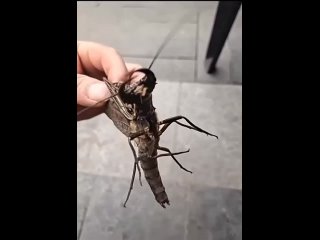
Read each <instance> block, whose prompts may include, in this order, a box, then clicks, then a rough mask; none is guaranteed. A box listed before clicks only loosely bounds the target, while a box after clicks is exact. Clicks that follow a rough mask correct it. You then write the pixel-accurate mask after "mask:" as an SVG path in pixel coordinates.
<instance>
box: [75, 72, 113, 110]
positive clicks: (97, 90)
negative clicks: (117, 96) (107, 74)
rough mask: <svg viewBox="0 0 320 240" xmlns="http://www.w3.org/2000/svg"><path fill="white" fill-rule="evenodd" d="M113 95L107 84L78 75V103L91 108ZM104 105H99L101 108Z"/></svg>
mask: <svg viewBox="0 0 320 240" xmlns="http://www.w3.org/2000/svg"><path fill="white" fill-rule="evenodd" d="M110 95H111V93H110V91H109V90H108V88H107V86H106V84H105V83H104V82H102V81H100V80H97V79H95V78H91V77H88V76H86V75H82V74H77V103H78V104H79V105H81V106H84V107H89V106H92V105H94V104H96V103H97V102H99V101H101V100H103V99H105V98H107V97H109V96H110ZM103 105H104V103H101V104H97V105H96V106H95V107H101V106H103Z"/></svg>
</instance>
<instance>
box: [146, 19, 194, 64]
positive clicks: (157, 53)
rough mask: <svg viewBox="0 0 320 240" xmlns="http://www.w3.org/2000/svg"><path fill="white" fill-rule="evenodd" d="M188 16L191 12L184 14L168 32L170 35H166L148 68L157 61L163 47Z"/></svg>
mask: <svg viewBox="0 0 320 240" xmlns="http://www.w3.org/2000/svg"><path fill="white" fill-rule="evenodd" d="M187 16H189V13H188V14H186V15H185V16H183V17H182V18H181V20H180V21H179V22H178V23H177V24H176V25H175V26H174V27H173V28H172V29H171V31H170V32H169V33H168V35H167V36H166V38H165V39H164V41H163V43H162V44H161V46H160V47H159V49H158V51H157V52H156V55H155V56H154V58H153V59H152V61H151V63H150V66H149V67H148V69H151V67H152V65H153V63H154V62H155V60H156V59H157V58H158V56H159V55H160V53H161V52H162V50H163V48H164V47H165V46H166V45H167V43H168V42H169V40H170V39H171V38H172V37H173V36H174V34H175V33H176V32H177V30H178V29H179V28H180V26H181V25H182V24H183V22H184V20H185V19H186V18H187Z"/></svg>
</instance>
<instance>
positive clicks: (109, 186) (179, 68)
mask: <svg viewBox="0 0 320 240" xmlns="http://www.w3.org/2000/svg"><path fill="white" fill-rule="evenodd" d="M217 4H218V3H217V2H214V1H207V2H205V1H203V2H202V1H188V2H162V1H158V2H153V1H148V2H144V1H130V2H129V1H127V2H112V1H109V2H95V1H93V2H78V7H77V10H78V15H77V23H78V25H77V27H78V36H77V38H78V40H88V41H96V42H100V43H103V44H106V45H109V46H112V47H114V48H116V49H117V50H118V51H119V53H120V54H121V55H122V56H124V58H125V60H126V61H127V62H133V63H139V64H141V65H143V66H148V65H149V64H150V62H151V61H152V58H153V56H154V54H155V53H156V51H157V49H158V48H159V47H160V45H161V44H162V42H163V40H164V39H165V37H166V35H167V34H168V33H169V31H170V30H171V29H172V27H174V26H175V24H176V23H177V22H178V21H180V19H181V17H183V16H185V14H189V17H187V19H186V20H185V22H184V23H183V25H181V27H180V28H179V29H178V30H177V32H176V34H175V36H174V37H173V38H172V39H171V41H170V42H168V44H167V45H166V47H165V48H164V49H163V51H162V53H161V54H160V56H159V58H158V59H157V60H156V62H155V63H154V65H153V67H152V70H153V71H154V73H155V75H156V76H157V80H158V84H157V85H156V88H155V90H154V92H153V99H154V106H155V107H156V110H157V113H158V117H159V119H161V120H162V119H165V118H169V117H172V116H176V115H183V116H186V117H187V118H188V119H190V120H191V121H192V122H193V123H195V124H196V125H197V126H199V127H201V128H203V129H205V130H207V131H208V132H211V133H214V134H216V135H218V136H219V140H217V139H215V138H213V137H209V136H207V135H205V134H202V133H199V132H196V131H192V130H189V129H187V128H183V127H181V126H179V125H176V124H175V125H174V124H172V125H171V126H170V127H169V128H168V130H167V131H166V132H165V134H163V136H162V137H161V141H160V143H161V145H162V146H164V147H167V148H169V149H171V150H172V151H173V152H176V151H183V150H186V149H188V148H190V152H189V153H187V154H183V155H179V156H177V159H178V160H179V161H180V163H181V164H182V165H183V166H184V167H185V168H187V169H189V170H191V171H193V174H189V173H187V172H185V171H183V170H182V169H181V168H179V166H178V165H177V164H176V163H175V162H174V161H173V160H172V159H171V158H170V157H163V158H159V160H158V163H159V170H160V173H161V177H162V180H163V183H164V186H165V188H166V192H167V194H168V197H169V200H170V204H171V205H170V206H169V207H168V208H166V209H163V208H162V207H161V206H160V205H159V204H158V203H157V202H156V201H155V199H154V197H153V194H152V192H151V190H150V188H149V186H148V184H147V183H146V181H145V179H144V178H143V179H142V184H143V186H142V187H141V186H140V185H139V184H138V181H137V180H138V178H137V177H136V182H135V185H134V188H133V191H132V193H131V196H130V199H129V201H128V203H127V207H126V208H123V207H122V205H121V204H122V203H123V202H124V200H125V197H126V194H127V192H128V189H129V184H130V179H131V175H132V167H133V155H132V152H131V150H130V147H129V145H128V142H127V139H126V137H125V136H124V135H122V134H121V133H120V132H119V131H118V130H117V129H116V128H115V126H114V125H113V123H112V122H111V120H110V119H108V118H107V116H106V115H101V116H98V117H96V118H95V119H91V120H89V121H81V122H78V169H77V171H78V207H77V209H78V219H77V221H78V239H80V240H102V239H103V240H105V239H108V240H109V239H110V240H118V239H130V240H136V239H139V240H144V239H147V240H149V239H152V240H157V239H159V240H160V239H166V240H167V239H177V240H180V239H181V240H193V239H205V240H206V239H208V240H209V239H215V240H229V239H230V240H231V239H234V240H240V239H242V9H240V12H239V13H238V16H237V19H236V22H235V24H234V26H233V28H232V30H231V33H230V35H229V37H228V39H227V43H226V45H225V47H224V49H223V51H222V53H221V56H220V58H219V61H218V64H217V68H218V71H217V72H216V73H215V74H213V75H210V74H207V73H206V71H205V69H204V56H205V53H206V50H207V49H206V48H207V44H208V40H209V36H210V33H211V29H212V24H213V21H214V17H215V12H216V8H217Z"/></svg>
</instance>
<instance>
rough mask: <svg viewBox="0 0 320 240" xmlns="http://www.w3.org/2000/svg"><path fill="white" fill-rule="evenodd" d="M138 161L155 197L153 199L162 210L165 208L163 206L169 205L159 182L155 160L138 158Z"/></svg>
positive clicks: (159, 177) (160, 181)
mask: <svg viewBox="0 0 320 240" xmlns="http://www.w3.org/2000/svg"><path fill="white" fill-rule="evenodd" d="M140 159H141V160H140V165H141V168H142V170H143V172H144V175H145V178H146V180H147V182H148V184H149V186H150V188H151V190H152V192H153V194H154V196H155V199H156V200H157V202H158V203H159V204H160V205H161V206H162V207H163V208H165V207H166V206H165V204H168V205H170V203H169V199H168V196H167V193H166V191H165V188H164V186H163V183H162V180H161V176H160V172H159V169H158V161H157V159H152V158H140Z"/></svg>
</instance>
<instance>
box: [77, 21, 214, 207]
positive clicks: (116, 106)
mask: <svg viewBox="0 0 320 240" xmlns="http://www.w3.org/2000/svg"><path fill="white" fill-rule="evenodd" d="M179 26H180V22H179V23H178V25H177V27H179ZM175 30H176V28H173V29H172V31H171V32H170V33H169V34H168V36H167V37H166V39H165V40H164V42H163V43H162V45H161V46H160V48H159V49H158V51H157V53H156V55H155V57H154V58H153V60H152V62H151V64H150V66H149V67H148V68H141V69H138V70H135V71H134V72H141V73H143V74H144V77H142V78H141V79H140V80H139V81H137V82H135V83H133V84H130V83H129V81H128V82H126V83H110V82H109V81H108V80H107V78H103V80H104V82H105V84H106V85H107V87H108V89H109V91H110V93H111V96H110V97H109V98H107V99H104V100H102V101H100V102H104V101H106V105H105V108H104V109H105V111H104V112H105V114H106V115H107V116H108V117H109V118H110V119H111V120H112V121H113V123H114V125H115V126H116V127H117V128H118V129H119V130H120V131H121V132H122V133H123V134H124V135H125V136H126V137H127V138H128V143H129V146H130V148H131V150H132V153H133V156H134V165H133V172H132V178H131V182H130V187H129V191H128V194H127V197H126V200H125V202H124V204H123V206H124V207H126V203H127V201H128V200H129V196H130V194H131V191H132V189H133V183H134V179H135V174H136V171H137V169H138V173H139V182H140V185H141V186H142V182H141V170H140V167H139V163H140V165H141V168H142V170H143V171H144V175H145V178H146V180H147V182H148V184H149V186H150V188H151V190H152V192H153V194H154V197H155V199H156V201H157V202H158V203H159V204H160V205H161V206H162V207H163V208H166V205H165V204H167V205H170V202H169V198H168V196H167V193H166V191H165V187H164V186H163V183H162V179H161V176H160V173H159V169H158V161H157V159H158V158H160V157H165V156H170V157H172V158H173V160H174V161H175V162H176V163H177V164H178V165H179V167H180V168H182V169H183V170H185V171H187V172H189V173H192V172H191V171H189V170H187V169H186V168H184V167H183V166H182V165H181V164H180V163H179V161H178V160H177V159H176V158H175V156H176V155H179V154H183V153H187V152H189V151H190V149H188V150H186V151H181V152H175V153H172V152H171V151H170V150H169V149H168V148H166V147H162V146H160V145H159V141H160V136H161V135H162V134H163V133H164V132H165V130H166V129H167V128H168V127H169V126H170V125H171V124H172V123H177V124H178V125H180V126H183V127H186V128H189V129H192V130H195V131H198V132H202V133H205V134H207V135H210V136H214V137H216V138H217V139H218V136H216V135H213V134H211V133H209V132H206V131H205V130H202V129H201V128H199V127H197V126H196V125H194V124H193V123H192V122H191V121H190V120H189V119H187V118H186V117H184V116H175V117H171V118H168V119H165V120H162V121H159V120H158V117H157V113H156V111H155V108H154V106H153V103H152V91H153V89H154V87H155V85H156V84H157V82H156V77H155V75H154V73H153V72H152V71H151V70H150V69H151V67H152V65H153V63H154V61H155V60H156V59H157V57H158V55H159V54H160V53H161V51H162V49H163V48H164V46H165V45H166V43H167V42H168V41H169V39H170V37H171V36H172V35H173V33H174V32H175ZM134 72H132V73H131V74H133V73H134ZM131 76H132V75H131ZM129 79H130V78H129ZM91 107H93V106H91ZM91 107H87V108H85V109H83V110H82V111H80V112H78V113H77V115H78V116H79V115H80V114H81V113H83V112H84V111H86V110H87V109H89V108H91ZM181 119H184V120H185V121H186V122H187V123H189V125H186V124H183V123H181V122H179V121H178V120H181ZM131 141H134V142H135V143H136V146H137V148H138V154H137V153H136V151H135V149H134V147H133V145H132V143H131ZM159 150H160V151H163V152H165V153H163V154H159V155H158V151H159Z"/></svg>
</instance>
